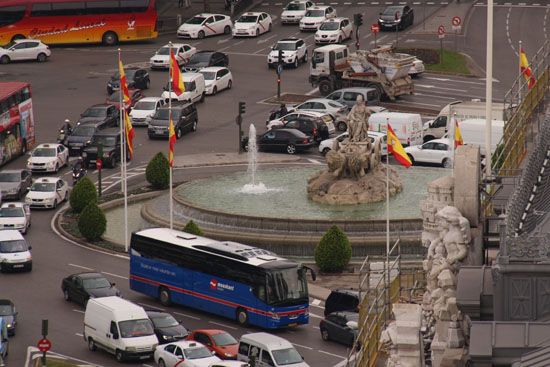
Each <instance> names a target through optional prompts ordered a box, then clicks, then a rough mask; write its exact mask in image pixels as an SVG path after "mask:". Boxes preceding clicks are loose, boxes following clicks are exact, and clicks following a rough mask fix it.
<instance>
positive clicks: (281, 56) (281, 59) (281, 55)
mask: <svg viewBox="0 0 550 367" xmlns="http://www.w3.org/2000/svg"><path fill="white" fill-rule="evenodd" d="M278 61H279V64H282V63H283V50H279V59H278Z"/></svg>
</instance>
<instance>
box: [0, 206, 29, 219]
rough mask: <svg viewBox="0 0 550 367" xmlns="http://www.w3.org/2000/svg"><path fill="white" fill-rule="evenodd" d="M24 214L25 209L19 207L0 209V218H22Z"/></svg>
mask: <svg viewBox="0 0 550 367" xmlns="http://www.w3.org/2000/svg"><path fill="white" fill-rule="evenodd" d="M24 216H25V211H24V210H23V208H21V207H15V208H1V209H0V218H13V217H20V218H22V217H24Z"/></svg>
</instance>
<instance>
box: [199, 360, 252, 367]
mask: <svg viewBox="0 0 550 367" xmlns="http://www.w3.org/2000/svg"><path fill="white" fill-rule="evenodd" d="M249 366H250V365H249V364H248V363H246V362H242V361H220V362H214V363H212V364H211V365H210V366H208V367H249Z"/></svg>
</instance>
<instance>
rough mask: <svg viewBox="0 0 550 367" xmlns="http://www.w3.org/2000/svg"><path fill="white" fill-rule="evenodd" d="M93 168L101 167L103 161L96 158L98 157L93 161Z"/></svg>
mask: <svg viewBox="0 0 550 367" xmlns="http://www.w3.org/2000/svg"><path fill="white" fill-rule="evenodd" d="M95 168H97V169H101V168H103V161H101V159H99V158H98V159H97V160H96V161H95Z"/></svg>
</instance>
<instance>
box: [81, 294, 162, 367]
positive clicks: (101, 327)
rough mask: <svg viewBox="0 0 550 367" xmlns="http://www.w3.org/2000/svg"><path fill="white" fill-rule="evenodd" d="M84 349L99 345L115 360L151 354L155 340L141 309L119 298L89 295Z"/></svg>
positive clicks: (141, 357)
mask: <svg viewBox="0 0 550 367" xmlns="http://www.w3.org/2000/svg"><path fill="white" fill-rule="evenodd" d="M84 340H85V341H86V342H87V343H88V349H90V350H91V351H95V350H96V349H97V348H101V349H103V350H105V351H107V352H109V353H112V354H114V355H115V357H116V359H117V361H119V362H120V361H124V360H126V359H140V360H143V359H149V358H152V357H153V353H154V352H155V348H156V347H157V345H158V339H157V337H156V336H155V332H154V330H153V324H152V323H151V320H149V318H148V317H147V314H146V313H145V310H144V309H143V308H142V307H140V306H138V305H136V304H134V303H132V302H130V301H127V300H125V299H122V298H120V297H115V296H113V297H103V298H91V299H90V300H89V301H88V304H87V305H86V312H85V314H84Z"/></svg>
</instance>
